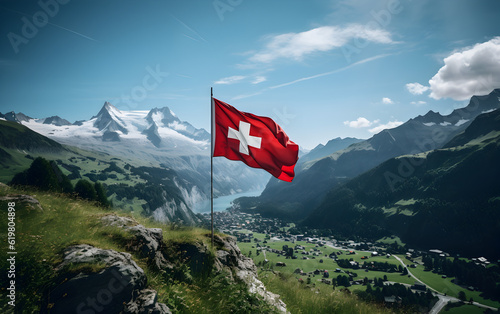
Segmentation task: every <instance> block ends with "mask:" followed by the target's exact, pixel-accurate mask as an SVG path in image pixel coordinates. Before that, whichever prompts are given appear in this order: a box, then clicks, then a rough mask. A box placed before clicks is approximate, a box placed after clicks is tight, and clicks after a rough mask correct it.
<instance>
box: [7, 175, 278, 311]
mask: <svg viewBox="0 0 500 314" xmlns="http://www.w3.org/2000/svg"><path fill="white" fill-rule="evenodd" d="M28 191H29V190H28ZM28 191H26V190H23V191H21V190H16V189H13V188H8V187H6V186H5V185H2V184H0V205H1V206H2V208H7V205H9V207H13V206H14V207H15V210H16V222H21V221H22V223H18V224H16V243H15V252H16V255H15V256H16V258H15V260H16V261H18V262H17V264H16V272H15V277H12V276H11V277H10V278H7V276H2V278H1V279H0V284H1V285H2V287H9V285H11V284H13V285H15V288H16V294H15V296H16V298H14V300H13V299H11V298H9V296H8V294H6V293H2V295H1V296H0V300H1V302H0V311H1V312H2V313H13V312H15V313H49V312H50V313H85V312H87V313H95V312H100V313H157V314H160V313H165V314H166V313H171V312H173V313H234V312H243V313H274V312H286V308H285V307H286V305H285V304H283V302H282V301H281V300H280V299H279V296H277V295H275V294H273V293H271V292H269V291H268V290H266V288H265V287H264V285H263V284H262V283H261V282H260V281H259V280H258V278H257V268H256V266H255V264H254V263H253V261H252V260H251V259H250V258H248V257H246V256H244V255H243V254H242V253H241V252H240V250H239V249H238V247H237V245H236V240H235V239H234V238H232V237H227V236H225V235H219V234H216V235H215V241H214V246H210V236H209V235H210V232H209V231H208V230H204V229H199V228H181V227H179V226H178V225H177V226H176V225H164V224H160V223H155V222H153V221H151V220H150V219H146V218H143V217H137V218H136V219H133V218H132V217H127V216H117V215H115V214H113V213H112V212H110V211H109V210H103V209H102V208H98V207H95V206H94V205H92V204H90V203H88V202H84V201H81V200H76V199H73V198H69V197H67V196H65V195H54V193H47V192H42V191H37V192H36V197H34V196H31V195H21V194H20V193H29V192H28ZM12 203H15V205H10V204H12ZM7 225H8V220H7V219H2V220H0V227H1V228H2V230H7ZM34 239H36V240H34ZM13 246H14V245H13ZM11 250H13V249H11ZM20 261H22V262H20ZM0 267H2V269H7V268H8V267H9V260H8V259H7V258H4V259H2V261H0ZM214 287H216V289H214ZM8 301H12V303H14V304H15V308H14V307H13V306H11V305H9V304H8V303H7V302H8ZM167 306H168V307H167Z"/></svg>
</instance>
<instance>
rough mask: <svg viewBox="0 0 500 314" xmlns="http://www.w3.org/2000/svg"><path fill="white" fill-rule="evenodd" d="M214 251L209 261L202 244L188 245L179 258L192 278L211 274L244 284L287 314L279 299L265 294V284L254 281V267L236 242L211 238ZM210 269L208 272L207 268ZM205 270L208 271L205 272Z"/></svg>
mask: <svg viewBox="0 0 500 314" xmlns="http://www.w3.org/2000/svg"><path fill="white" fill-rule="evenodd" d="M214 244H215V246H216V247H217V250H216V256H215V258H212V257H211V254H210V252H209V248H208V247H207V246H206V245H205V244H202V243H191V244H183V245H181V253H182V258H183V259H186V261H187V263H188V264H189V268H190V269H191V271H192V272H194V274H193V275H196V274H197V273H198V274H199V273H206V272H207V271H214V272H215V273H225V274H227V276H230V277H231V280H233V281H236V280H239V281H243V282H244V283H245V284H246V285H247V287H248V290H249V292H250V293H255V294H257V295H259V296H261V297H262V298H263V299H264V300H265V301H266V302H268V303H269V304H271V305H273V306H274V307H276V309H277V310H278V311H280V312H283V313H286V312H287V310H286V304H285V303H284V302H283V301H282V300H281V299H280V296H279V295H277V294H274V293H272V292H270V291H267V289H266V287H265V286H264V284H263V283H262V282H261V281H260V280H259V279H258V277H257V267H256V266H255V264H254V262H253V260H252V259H251V258H249V257H246V256H245V255H243V254H242V253H241V251H240V249H239V247H238V245H237V244H236V239H235V238H234V237H231V236H227V237H225V238H222V237H220V236H217V235H216V236H215V237H214ZM210 265H211V267H212V268H213V269H210V268H209V267H210ZM207 268H208V269H207Z"/></svg>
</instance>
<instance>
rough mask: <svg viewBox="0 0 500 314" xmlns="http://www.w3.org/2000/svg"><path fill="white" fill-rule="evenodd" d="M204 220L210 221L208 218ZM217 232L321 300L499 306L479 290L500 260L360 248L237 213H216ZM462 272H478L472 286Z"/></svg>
mask: <svg viewBox="0 0 500 314" xmlns="http://www.w3.org/2000/svg"><path fill="white" fill-rule="evenodd" d="M205 218H207V219H210V217H209V214H207V217H205ZM214 225H215V226H216V228H217V229H218V230H219V231H220V232H222V233H224V234H228V235H232V236H234V237H236V238H237V240H238V246H239V247H240V250H241V251H242V253H243V254H245V255H246V256H248V257H250V258H252V259H253V260H254V262H255V264H256V265H257V266H258V267H259V269H260V271H261V272H266V271H273V272H276V271H280V272H288V273H291V274H293V276H295V278H296V280H297V281H298V282H300V283H303V284H304V285H307V286H310V288H311V289H317V291H318V293H320V292H321V291H331V290H328V289H334V290H335V289H343V290H344V291H346V292H349V293H356V294H358V296H360V297H361V298H363V299H367V300H370V301H373V300H376V301H378V302H380V303H383V304H384V305H385V306H386V307H390V308H399V307H401V306H404V305H408V304H410V305H414V306H417V307H418V308H419V309H421V310H423V311H424V312H427V311H429V312H431V313H439V311H441V310H443V311H444V310H447V313H451V312H449V311H448V310H449V309H453V308H458V307H470V309H468V311H469V310H470V311H472V313H476V312H477V313H485V311H486V312H490V311H498V308H499V307H500V302H498V301H495V300H492V298H491V295H492V293H493V295H494V293H496V292H497V291H485V288H484V287H483V286H482V285H483V284H482V283H483V282H484V281H486V280H488V279H489V280H490V281H491V271H490V270H492V269H495V270H496V271H497V270H498V261H495V262H491V261H488V260H487V259H486V258H485V257H481V256H479V257H474V258H470V259H469V258H464V257H460V256H457V255H452V254H450V253H447V252H443V251H442V250H439V249H436V248H434V249H431V250H426V251H422V250H417V249H413V248H408V247H407V246H406V245H405V244H404V243H402V242H401V240H400V239H399V238H397V237H391V238H384V239H380V240H378V241H376V242H361V241H358V242H356V241H354V240H350V239H336V238H334V237H332V236H325V234H321V235H319V234H311V233H312V232H311V231H309V232H307V231H306V232H304V233H303V234H299V233H298V229H297V228H295V226H294V224H290V223H286V222H283V221H281V220H279V219H276V218H264V217H261V216H260V215H259V214H250V213H241V212H238V211H236V210H232V209H229V210H226V211H221V212H215V213H214ZM451 265H453V267H452V266H451ZM452 269H453V270H452ZM459 269H467V272H469V273H470V272H472V271H473V272H474V273H477V275H475V280H474V279H473V280H471V279H468V280H460V279H459V278H464V276H462V275H461V273H460V272H461V271H460V270H459ZM462 271H465V270H462ZM494 275H497V273H496V272H495V274H494ZM482 277H484V278H482ZM474 284H475V285H474ZM328 287H330V288H328ZM493 299H494V298H493ZM497 300H498V296H497Z"/></svg>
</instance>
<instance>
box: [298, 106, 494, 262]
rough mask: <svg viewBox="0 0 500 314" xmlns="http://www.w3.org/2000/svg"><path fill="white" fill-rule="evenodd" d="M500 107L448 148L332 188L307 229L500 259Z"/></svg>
mask: <svg viewBox="0 0 500 314" xmlns="http://www.w3.org/2000/svg"><path fill="white" fill-rule="evenodd" d="M499 161H500V109H497V110H494V111H492V112H489V113H484V114H481V115H479V116H478V117H477V118H476V119H474V121H473V122H472V123H471V124H470V125H469V126H468V127H467V128H466V129H465V130H464V131H463V132H461V133H460V134H458V135H457V136H455V137H454V138H453V139H452V140H451V141H449V142H448V143H447V144H446V145H444V147H443V148H440V149H435V150H431V151H427V152H424V153H419V154H414V155H405V156H400V157H396V158H391V159H389V160H387V161H385V162H383V163H382V164H380V165H379V166H377V167H375V168H374V169H372V170H370V171H367V172H365V173H363V174H362V175H360V176H357V177H356V178H354V179H352V180H350V181H349V182H347V183H345V184H343V185H341V186H338V187H337V188H334V189H333V190H331V191H330V192H329V193H328V194H327V195H326V197H325V198H324V199H323V200H322V202H321V203H320V205H319V206H318V207H317V208H316V209H315V210H314V211H313V212H312V213H311V214H310V215H309V216H308V217H307V218H306V219H305V220H304V221H303V222H302V226H307V227H309V228H318V229H326V228H328V229H331V230H333V232H334V233H336V234H342V235H349V236H351V237H356V236H359V237H362V238H372V239H373V238H381V237H383V236H389V235H397V236H399V237H400V238H401V239H402V241H403V242H405V243H407V244H409V245H411V246H412V247H420V248H432V247H439V248H441V249H444V250H446V251H450V252H455V253H460V254H464V255H467V256H483V255H484V256H488V257H490V258H492V259H495V260H496V259H498V258H500V210H499V209H500V185H499V184H498V178H499V177H500V163H499Z"/></svg>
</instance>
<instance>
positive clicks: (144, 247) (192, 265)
mask: <svg viewBox="0 0 500 314" xmlns="http://www.w3.org/2000/svg"><path fill="white" fill-rule="evenodd" d="M101 223H102V224H103V225H104V226H109V227H117V228H121V229H123V230H125V231H126V232H127V233H129V235H130V236H131V237H130V239H129V238H128V237H127V241H126V242H127V244H126V245H125V247H126V249H127V251H129V252H136V253H137V254H138V255H139V256H141V257H143V258H147V260H148V262H149V265H150V266H153V267H155V268H157V269H158V270H161V271H166V273H170V274H172V275H173V276H175V275H176V274H177V273H181V274H184V273H183V271H182V270H179V271H176V267H177V266H181V269H182V265H185V264H184V263H187V265H188V266H189V268H185V269H187V270H188V274H187V277H183V278H180V280H181V281H184V282H187V283H189V282H190V280H192V278H194V277H197V276H198V277H199V276H213V275H217V274H221V273H222V274H224V275H226V276H228V277H229V278H230V280H231V281H232V282H244V283H245V284H246V286H247V287H248V290H249V292H250V293H255V294H257V295H259V296H261V297H262V298H263V299H264V300H265V301H266V302H268V303H269V304H271V305H273V306H274V307H276V309H277V310H278V311H280V312H283V313H286V304H285V303H283V301H281V299H280V297H279V295H277V294H274V293H271V292H269V291H267V290H266V288H265V286H264V284H263V283H262V282H261V281H260V280H258V278H257V267H256V266H255V264H254V263H253V260H252V259H250V258H248V257H246V256H244V255H243V254H242V253H241V251H240V249H239V248H238V246H237V244H236V240H235V238H234V237H224V238H223V237H220V236H216V237H215V247H216V251H215V255H214V253H213V250H211V249H210V248H209V247H208V246H207V245H206V244H204V243H203V242H201V241H200V242H195V243H176V244H175V249H178V253H179V254H180V255H179V256H178V257H180V259H179V260H177V262H175V263H173V262H171V261H169V260H168V256H166V253H165V252H166V251H168V250H166V247H165V246H166V244H165V242H164V241H163V233H162V230H161V229H158V228H146V227H144V226H143V225H140V224H138V223H137V222H136V221H135V220H133V219H131V218H128V217H120V216H116V215H114V214H111V215H106V216H104V217H102V218H101ZM170 251H172V250H170ZM63 259H64V260H63V262H62V263H61V264H60V265H58V266H57V268H56V272H57V274H58V278H60V280H59V282H60V284H58V285H57V286H56V287H55V288H53V289H52V290H51V291H50V292H48V293H47V295H46V297H45V299H46V300H47V301H46V304H44V306H43V310H42V312H45V313H47V312H48V311H50V313H56V314H57V313H124V314H139V313H140V314H143V313H144V314H145V313H148V314H162V313H170V310H169V308H168V307H167V306H166V305H165V304H162V303H158V301H157V298H158V296H157V292H156V291H154V290H151V289H148V288H147V278H146V275H145V274H144V271H143V270H142V269H141V268H140V267H139V266H138V265H137V264H136V263H135V262H134V260H133V259H132V255H131V254H130V253H123V252H116V251H114V250H103V249H100V248H96V247H93V246H90V245H86V244H82V245H76V246H71V247H68V248H67V249H66V250H65V251H64V254H63ZM179 263H180V264H179ZM88 269H93V270H92V271H88ZM96 269H97V270H96ZM86 270H87V271H86ZM189 272H190V273H189ZM191 276H192V277H191Z"/></svg>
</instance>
